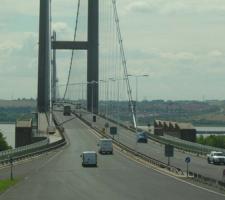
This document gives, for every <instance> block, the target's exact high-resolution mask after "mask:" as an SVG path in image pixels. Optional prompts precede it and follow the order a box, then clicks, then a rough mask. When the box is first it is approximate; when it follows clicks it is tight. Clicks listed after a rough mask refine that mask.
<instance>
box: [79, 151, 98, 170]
mask: <svg viewBox="0 0 225 200" xmlns="http://www.w3.org/2000/svg"><path fill="white" fill-rule="evenodd" d="M80 157H81V158H82V166H83V167H88V166H90V167H92V166H93V167H97V153H96V151H84V152H83V153H82V154H81V155H80Z"/></svg>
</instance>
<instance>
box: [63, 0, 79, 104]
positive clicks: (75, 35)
mask: <svg viewBox="0 0 225 200" xmlns="http://www.w3.org/2000/svg"><path fill="white" fill-rule="evenodd" d="M79 13H80V0H78V2H77V14H76V24H75V29H74V37H73V41H76V37H77V28H78V20H79ZM73 57H74V49H73V50H72V53H71V58H70V67H69V74H68V79H67V83H66V89H65V92H64V95H63V101H64V100H65V97H66V93H67V90H68V85H69V81H70V75H71V69H72V65H73Z"/></svg>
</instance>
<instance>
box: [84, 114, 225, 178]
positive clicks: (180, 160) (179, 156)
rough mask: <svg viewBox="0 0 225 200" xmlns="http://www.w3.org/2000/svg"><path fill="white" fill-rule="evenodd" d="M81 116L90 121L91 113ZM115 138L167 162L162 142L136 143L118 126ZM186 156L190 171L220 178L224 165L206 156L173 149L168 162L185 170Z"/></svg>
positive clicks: (99, 122) (99, 121)
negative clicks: (212, 161) (189, 159)
mask: <svg viewBox="0 0 225 200" xmlns="http://www.w3.org/2000/svg"><path fill="white" fill-rule="evenodd" d="M82 117H83V118H84V119H86V120H88V121H90V122H92V114H90V113H87V112H83V113H82ZM105 123H106V121H105V120H104V119H102V118H100V117H97V121H96V122H95V123H93V122H92V125H93V126H96V127H101V128H103V127H104V124H105ZM109 126H112V123H109ZM108 132H109V131H108ZM115 139H116V140H118V141H120V142H121V143H123V144H125V145H127V146H129V147H131V148H133V149H136V150H137V151H139V152H141V153H144V154H146V155H148V156H151V157H152V158H155V159H158V160H160V161H163V162H165V163H167V162H168V158H166V157H165V156H164V145H162V144H159V143H157V142H154V141H151V140H150V139H149V140H148V144H143V143H136V135H135V133H133V132H131V131H128V130H126V129H124V128H122V127H120V126H119V127H118V135H117V136H115ZM187 156H188V157H190V158H191V163H190V165H189V169H190V171H192V172H195V173H199V174H201V175H204V176H207V177H209V178H213V179H217V180H222V177H223V170H224V169H225V165H213V164H208V163H207V160H206V158H204V157H198V156H196V155H194V154H190V153H186V152H182V151H180V150H175V152H174V157H173V158H171V159H170V164H171V165H173V166H176V167H178V168H180V169H182V170H183V171H186V168H187V167H186V163H185V158H186V157H187Z"/></svg>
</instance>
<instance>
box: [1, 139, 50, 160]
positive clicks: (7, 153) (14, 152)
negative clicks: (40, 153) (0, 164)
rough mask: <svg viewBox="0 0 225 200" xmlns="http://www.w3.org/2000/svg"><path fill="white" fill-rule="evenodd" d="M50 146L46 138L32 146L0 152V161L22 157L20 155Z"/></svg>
mask: <svg viewBox="0 0 225 200" xmlns="http://www.w3.org/2000/svg"><path fill="white" fill-rule="evenodd" d="M48 144H49V139H48V138H46V139H44V140H42V141H39V142H35V143H33V144H30V145H25V146H21V147H18V148H15V149H9V150H6V151H1V152H0V160H3V159H6V158H9V157H14V156H17V155H20V154H23V153H28V152H31V151H32V150H34V149H38V148H40V147H43V146H46V145H48Z"/></svg>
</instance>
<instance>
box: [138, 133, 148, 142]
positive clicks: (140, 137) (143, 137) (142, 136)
mask: <svg viewBox="0 0 225 200" xmlns="http://www.w3.org/2000/svg"><path fill="white" fill-rule="evenodd" d="M137 143H148V136H147V133H146V132H144V131H141V132H138V133H137Z"/></svg>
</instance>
